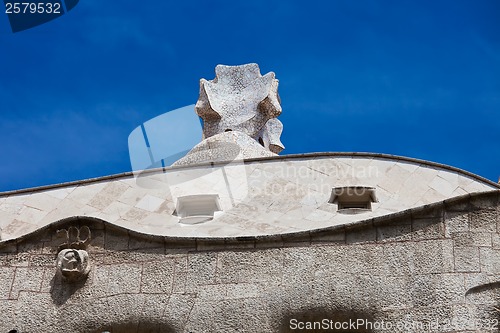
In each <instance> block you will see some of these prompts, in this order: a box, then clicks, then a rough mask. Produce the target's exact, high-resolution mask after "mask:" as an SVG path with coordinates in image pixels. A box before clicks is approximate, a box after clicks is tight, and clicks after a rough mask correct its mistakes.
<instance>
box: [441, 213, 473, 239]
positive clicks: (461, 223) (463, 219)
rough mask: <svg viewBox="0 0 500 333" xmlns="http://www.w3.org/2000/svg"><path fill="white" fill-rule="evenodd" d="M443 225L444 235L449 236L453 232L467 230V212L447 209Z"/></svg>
mask: <svg viewBox="0 0 500 333" xmlns="http://www.w3.org/2000/svg"><path fill="white" fill-rule="evenodd" d="M444 225H445V236H446V237H451V235H452V234H453V233H455V232H464V231H469V213H468V212H463V211H459V212H449V211H447V212H446V214H445V219H444Z"/></svg>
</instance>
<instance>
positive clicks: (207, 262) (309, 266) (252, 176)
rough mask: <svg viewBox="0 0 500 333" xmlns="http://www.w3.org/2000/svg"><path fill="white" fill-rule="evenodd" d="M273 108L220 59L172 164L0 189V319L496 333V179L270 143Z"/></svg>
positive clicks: (187, 328) (110, 326) (88, 325)
mask: <svg viewBox="0 0 500 333" xmlns="http://www.w3.org/2000/svg"><path fill="white" fill-rule="evenodd" d="M281 111H282V110H281V105H280V99H279V95H278V81H277V80H276V79H275V75H274V73H272V72H271V73H268V74H266V75H264V76H262V75H261V73H260V70H259V67H258V66H257V65H256V64H247V65H242V66H221V65H219V66H217V67H216V77H215V78H214V79H213V80H204V79H202V80H201V81H200V95H199V99H198V101H197V103H196V106H195V112H196V114H197V115H198V116H199V117H200V118H201V119H202V120H203V137H202V140H201V142H199V143H198V144H196V145H195V146H194V147H192V149H191V150H190V151H189V152H188V153H187V154H185V155H184V156H182V157H180V158H179V159H178V160H177V161H176V162H175V163H173V164H172V165H171V166H160V167H159V168H146V169H144V170H139V171H138V172H134V173H126V174H120V175H112V176H107V177H102V178H97V179H91V180H83V181H78V182H72V183H67V184H59V185H53V186H45V187H39V188H31V189H23V190H17V191H11V192H6V193H1V194H0V231H1V233H0V311H1V313H2V315H1V316H0V332H5V333H7V332H11V333H14V332H18V333H28V332H29V333H31V332H33V333H35V332H36V333H42V332H47V333H54V332H68V333H70V332H71V333H86V332H91V333H103V332H112V333H118V332H120V333H142V332H158V333H160V332H161V333H164V332H184V333H188V332H193V333H203V332H387V333H389V332H390V333H394V332H405V333H407V332H415V333H421V332H443V333H444V332H467V333H471V332H481V333H484V332H499V331H500V329H499V327H500V326H499V319H500V289H499V288H500V233H499V231H500V204H499V202H500V186H499V184H496V183H494V182H492V181H489V180H487V179H484V178H482V177H480V176H477V175H474V174H471V173H469V172H466V171H463V170H460V169H457V168H454V167H451V166H447V165H442V164H438V163H433V162H428V161H423V160H417V159H413V158H407V157H399V156H392V155H385V154H371V153H335V152H334V153H329V152H325V153H310V154H300V155H278V154H279V153H280V152H281V151H282V150H283V149H284V145H283V143H282V142H281V141H280V135H281V132H282V129H283V125H282V123H281V122H280V121H279V120H278V116H279V115H280V113H281ZM146 148H147V147H146ZM146 148H145V149H146Z"/></svg>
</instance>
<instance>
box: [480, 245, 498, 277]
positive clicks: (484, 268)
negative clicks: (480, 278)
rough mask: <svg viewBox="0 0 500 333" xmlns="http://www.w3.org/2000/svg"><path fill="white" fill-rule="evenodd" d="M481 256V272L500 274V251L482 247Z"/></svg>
mask: <svg viewBox="0 0 500 333" xmlns="http://www.w3.org/2000/svg"><path fill="white" fill-rule="evenodd" d="M479 255H480V256H481V272H487V273H489V274H500V264H499V263H500V250H497V249H492V248H488V247H481V248H479Z"/></svg>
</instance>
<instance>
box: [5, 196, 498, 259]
mask: <svg viewBox="0 0 500 333" xmlns="http://www.w3.org/2000/svg"><path fill="white" fill-rule="evenodd" d="M492 196H496V198H497V200H500V190H493V191H486V192H478V193H468V194H464V195H461V196H458V197H454V198H450V199H446V200H443V201H438V202H435V203H432V204H428V205H423V206H420V207H415V208H409V209H406V210H403V211H400V212H396V213H391V214H387V215H383V216H378V217H372V218H368V219H365V220H361V221H355V222H351V223H345V224H340V225H333V226H328V227H323V228H316V229H310V230H303V231H295V232H287V233H281V234H270V235H255V236H232V237H196V236H188V237H181V236H168V235H158V234H148V233H144V232H141V231H137V230H134V229H129V228H126V227H123V226H120V225H117V224H114V223H111V222H108V221H106V220H103V219H101V218H97V217H90V216H70V217H66V218H63V219H60V220H57V221H54V222H52V223H50V224H48V225H45V226H43V227H41V228H39V229H36V230H33V231H31V232H29V233H27V234H24V235H21V236H19V237H17V238H12V239H6V240H0V249H2V248H6V247H9V246H14V245H16V246H17V244H18V243H20V242H22V241H24V240H27V239H29V238H31V237H34V236H36V235H37V234H39V233H42V232H44V231H46V230H48V229H51V228H55V227H62V226H64V225H65V224H66V223H71V222H74V221H81V222H85V221H87V222H94V223H100V224H102V225H103V226H104V227H105V228H106V227H109V228H114V229H117V230H121V231H122V232H124V233H127V234H128V235H129V236H135V237H138V238H147V239H154V240H156V241H163V242H165V244H170V246H171V248H176V246H178V244H190V246H189V247H184V246H183V247H182V248H184V249H187V250H189V248H191V249H196V250H200V251H205V250H206V249H207V246H210V245H212V246H215V247H213V248H211V249H212V250H214V249H218V248H217V246H222V247H221V248H220V249H225V248H239V246H243V247H244V248H248V244H249V243H251V244H253V248H258V246H257V243H267V244H269V243H275V244H276V245H275V247H280V246H282V245H281V243H309V244H312V243H313V242H315V241H317V239H321V238H322V237H323V236H325V235H327V234H329V233H331V232H338V231H349V230H353V229H360V228H366V227H368V228H369V227H373V226H377V225H379V224H381V223H382V224H383V223H386V222H388V221H393V220H398V219H402V218H405V217H408V216H413V215H418V214H423V213H425V212H429V211H432V210H434V209H446V208H447V207H450V206H453V205H456V204H461V203H463V202H467V201H469V200H472V199H480V198H487V197H492ZM266 247H273V246H266Z"/></svg>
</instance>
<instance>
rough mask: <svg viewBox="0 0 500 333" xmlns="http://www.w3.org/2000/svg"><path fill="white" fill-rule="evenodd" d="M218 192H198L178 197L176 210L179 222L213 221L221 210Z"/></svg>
mask: <svg viewBox="0 0 500 333" xmlns="http://www.w3.org/2000/svg"><path fill="white" fill-rule="evenodd" d="M220 210H221V208H220V204H219V195H218V194H196V195H186V196H183V197H179V198H177V207H176V212H177V216H179V217H180V220H179V223H183V224H198V223H203V222H208V221H211V220H212V219H213V218H214V213H215V212H216V211H220Z"/></svg>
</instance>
